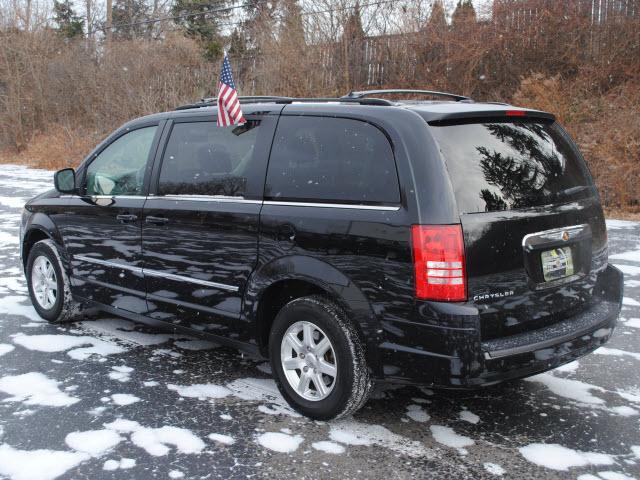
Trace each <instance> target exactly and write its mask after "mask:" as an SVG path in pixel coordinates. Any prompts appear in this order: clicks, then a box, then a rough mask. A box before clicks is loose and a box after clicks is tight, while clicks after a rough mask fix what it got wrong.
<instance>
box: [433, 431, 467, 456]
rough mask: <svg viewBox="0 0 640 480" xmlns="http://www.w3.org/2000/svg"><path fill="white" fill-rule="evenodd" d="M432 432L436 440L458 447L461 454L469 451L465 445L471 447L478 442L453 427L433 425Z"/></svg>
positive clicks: (448, 445)
mask: <svg viewBox="0 0 640 480" xmlns="http://www.w3.org/2000/svg"><path fill="white" fill-rule="evenodd" d="M431 434H432V435H433V438H434V440H435V441H436V442H438V443H441V444H442V445H446V446H447V447H451V448H455V449H457V450H458V453H460V455H466V454H467V453H469V452H468V451H467V450H466V449H465V448H464V447H470V446H471V445H473V444H475V443H476V442H474V441H473V440H472V439H471V438H469V437H465V436H464V435H460V434H458V433H456V432H454V431H453V429H452V428H450V427H444V426H442V425H431Z"/></svg>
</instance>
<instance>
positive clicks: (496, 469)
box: [482, 462, 506, 477]
mask: <svg viewBox="0 0 640 480" xmlns="http://www.w3.org/2000/svg"><path fill="white" fill-rule="evenodd" d="M482 466H483V467H484V469H485V470H486V471H487V472H489V473H490V474H491V475H496V476H498V477H501V476H502V475H504V474H505V473H506V472H505V470H504V468H502V467H501V466H500V465H498V464H497V463H489V462H487V463H483V464H482Z"/></svg>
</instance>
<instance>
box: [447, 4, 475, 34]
mask: <svg viewBox="0 0 640 480" xmlns="http://www.w3.org/2000/svg"><path fill="white" fill-rule="evenodd" d="M475 21H476V9H475V8H473V3H472V2H471V0H458V4H457V5H456V9H455V10H454V11H453V15H452V17H451V24H452V25H453V26H454V28H455V27H457V26H460V25H468V24H470V23H472V22H475Z"/></svg>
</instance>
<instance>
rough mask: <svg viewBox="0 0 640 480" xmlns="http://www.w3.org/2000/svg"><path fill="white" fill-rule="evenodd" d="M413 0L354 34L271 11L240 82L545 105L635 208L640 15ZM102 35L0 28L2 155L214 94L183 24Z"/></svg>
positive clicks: (254, 34)
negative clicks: (429, 11)
mask: <svg viewBox="0 0 640 480" xmlns="http://www.w3.org/2000/svg"><path fill="white" fill-rule="evenodd" d="M625 1H627V0H625ZM629 2H632V0H628V2H627V3H629ZM276 3H277V2H276ZM405 3H406V5H405V7H406V8H405V7H403V12H404V13H403V14H399V15H388V16H385V15H384V14H383V13H384V12H383V11H380V12H378V13H380V14H379V15H373V13H374V12H373V11H369V15H363V18H369V19H372V18H375V19H377V21H379V22H383V23H384V22H391V23H389V24H388V25H386V27H385V28H383V29H382V30H378V31H385V32H387V31H390V32H393V34H390V35H378V36H368V35H367V32H365V31H364V30H362V29H355V30H353V31H352V32H351V34H349V35H347V36H346V35H344V34H343V31H344V30H343V28H342V27H343V26H344V25H345V23H344V22H346V21H347V15H346V14H345V15H344V18H342V17H338V18H336V19H335V21H336V23H335V24H333V23H331V25H330V26H329V25H324V26H323V24H322V23H318V24H316V23H313V22H312V23H304V27H302V26H300V28H305V29H306V30H305V32H300V31H299V30H295V29H294V30H293V31H292V32H287V31H281V30H279V29H278V28H276V27H277V25H273V24H272V23H269V20H268V18H271V17H268V18H267V17H265V18H264V19H263V20H261V22H259V23H258V24H255V25H254V26H253V27H252V28H253V30H252V31H251V32H250V35H249V36H250V37H251V38H253V39H254V42H255V44H256V45H258V46H259V47H260V48H259V51H256V50H253V51H252V50H246V51H245V52H244V53H242V54H237V56H236V57H233V56H232V58H231V61H232V64H233V66H234V73H235V78H236V83H237V84H238V85H239V86H240V90H241V93H242V94H244V95H251V94H281V95H293V96H322V95H329V96H331V95H341V94H344V93H346V92H347V91H349V90H361V89H367V88H376V87H380V86H387V87H392V88H430V89H436V90H445V91H452V92H458V93H461V94H466V95H470V96H472V97H473V98H476V99H478V100H497V101H512V102H513V103H514V104H518V105H523V106H531V107H537V108H540V109H543V110H548V111H551V112H553V113H555V114H557V116H558V118H559V119H560V121H561V122H562V123H563V124H564V125H565V126H566V127H567V128H568V130H569V131H570V132H571V134H572V135H573V136H574V138H575V139H576V140H577V141H578V143H579V145H580V147H581V150H582V151H583V152H584V154H585V157H586V159H587V162H588V164H589V166H590V168H591V171H592V172H593V175H594V178H595V180H596V183H597V185H598V188H599V189H600V192H601V196H602V200H603V203H604V205H605V207H607V208H615V209H619V210H623V211H628V212H636V211H638V209H639V208H640V189H639V188H638V185H639V184H640V121H638V119H639V118H640V62H639V61H638V58H640V15H638V14H637V13H635V14H628V15H626V14H623V13H620V12H623V11H624V9H621V10H616V9H612V10H611V11H610V12H609V14H608V16H607V20H606V21H603V22H600V21H593V17H592V10H591V5H592V2H590V1H586V2H583V1H580V2H577V1H576V2H553V1H549V0H517V1H516V0H500V1H496V2H495V3H494V5H495V6H497V7H499V8H497V9H496V10H495V11H494V12H493V15H492V19H491V21H475V19H473V18H468V19H467V20H465V21H460V22H453V23H452V24H446V22H441V23H437V22H436V23H434V24H429V23H428V22H427V23H425V21H424V18H423V17H420V18H419V19H418V18H417V17H416V16H415V11H416V8H418V7H419V6H420V5H419V2H418V1H417V0H407V2H403V4H405ZM596 3H598V2H596ZM605 3H606V4H607V5H613V0H610V1H609V0H608V2H605ZM600 4H602V2H600V3H599V5H600ZM534 7H535V8H534ZM583 7H588V8H586V10H585V9H584V8H583ZM371 8H374V9H375V8H376V7H371ZM380 8H382V7H380ZM389 8H391V7H389ZM581 9H582V10H581ZM616 12H618V13H619V15H618V16H616V15H617V14H616ZM523 15H525V16H526V18H527V21H526V22H523V21H520V20H518V19H521V18H524V17H523ZM341 22H343V23H341ZM394 22H395V23H394ZM392 23H393V24H392ZM329 27H330V28H329ZM379 27H380V25H379ZM387 27H388V28H387ZM305 38H306V39H310V38H313V39H314V42H313V43H308V42H306V41H305ZM104 47H105V46H104V45H100V44H99V42H97V43H96V44H94V46H93V47H89V46H88V42H86V41H85V39H79V40H76V41H65V40H63V39H61V38H60V37H59V36H57V35H56V34H55V33H54V32H53V31H51V30H50V29H44V28H43V29H39V30H35V31H30V32H25V31H20V30H16V29H7V30H4V31H3V30H0V161H2V162H9V161H10V162H14V163H23V164H27V165H33V166H41V167H45V168H59V167H63V166H67V165H73V164H77V162H78V161H79V160H80V159H81V158H82V157H83V156H84V155H85V154H86V153H87V151H88V150H90V149H91V147H93V146H94V145H95V144H97V143H98V141H99V140H100V139H101V138H103V137H104V136H106V135H107V134H108V133H109V132H111V131H112V130H113V129H115V128H116V127H118V126H119V125H121V124H122V123H123V122H125V121H126V120H129V119H131V118H135V117H139V116H142V115H146V114H150V113H154V112H159V111H165V110H168V109H172V108H173V107H175V106H176V105H179V104H181V103H186V102H191V101H193V100H195V99H199V98H201V97H203V96H211V95H213V94H215V84H216V79H217V69H218V62H216V63H215V64H213V63H211V62H208V61H206V60H204V58H203V56H202V48H201V45H199V44H198V43H197V42H196V41H194V40H193V39H189V38H185V37H184V36H182V35H181V34H179V33H177V32H171V31H167V33H165V34H163V35H162V36H160V37H159V39H157V40H151V39H149V38H139V39H134V40H114V41H113V43H112V44H111V47H110V48H109V49H108V50H107V49H105V48H104ZM535 72H539V73H535Z"/></svg>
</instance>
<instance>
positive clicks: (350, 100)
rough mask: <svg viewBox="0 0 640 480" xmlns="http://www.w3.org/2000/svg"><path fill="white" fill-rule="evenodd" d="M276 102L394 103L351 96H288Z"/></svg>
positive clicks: (391, 104)
mask: <svg viewBox="0 0 640 480" xmlns="http://www.w3.org/2000/svg"><path fill="white" fill-rule="evenodd" d="M274 101H275V103H332V102H333V103H358V104H360V105H383V106H393V105H394V103H393V102H390V101H389V100H385V99H383V98H350V97H336V98H334V97H319V98H313V97H309V98H286V99H277V100H274Z"/></svg>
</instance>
